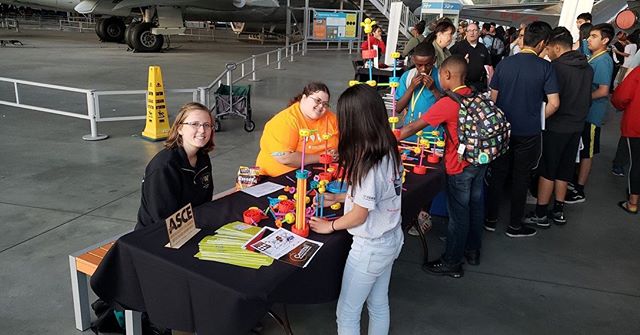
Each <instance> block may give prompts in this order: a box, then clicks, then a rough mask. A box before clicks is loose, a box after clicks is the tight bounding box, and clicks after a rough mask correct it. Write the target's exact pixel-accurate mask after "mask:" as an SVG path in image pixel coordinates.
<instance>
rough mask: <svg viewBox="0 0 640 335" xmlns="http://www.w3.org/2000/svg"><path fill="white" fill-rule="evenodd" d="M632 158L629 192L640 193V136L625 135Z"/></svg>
mask: <svg viewBox="0 0 640 335" xmlns="http://www.w3.org/2000/svg"><path fill="white" fill-rule="evenodd" d="M625 138H626V142H627V150H628V152H629V157H630V158H631V168H630V169H629V193H631V194H640V137H625Z"/></svg>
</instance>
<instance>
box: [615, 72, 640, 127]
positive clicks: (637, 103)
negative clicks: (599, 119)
mask: <svg viewBox="0 0 640 335" xmlns="http://www.w3.org/2000/svg"><path fill="white" fill-rule="evenodd" d="M611 103H612V104H613V106H615V107H616V108H617V109H619V110H623V111H624V113H623V114H622V122H620V130H621V133H622V136H624V137H640V67H636V68H635V69H634V70H633V71H631V73H629V75H628V76H627V78H625V79H624V80H623V81H622V83H620V85H618V87H616V89H615V91H614V92H613V95H612V96H611Z"/></svg>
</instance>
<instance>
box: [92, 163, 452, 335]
mask: <svg viewBox="0 0 640 335" xmlns="http://www.w3.org/2000/svg"><path fill="white" fill-rule="evenodd" d="M442 170H443V169H442V166H439V167H438V168H437V169H435V170H434V169H429V170H428V173H427V175H425V176H416V175H413V174H411V173H408V174H407V178H406V182H405V185H404V187H405V189H406V190H405V191H404V193H403V200H402V217H403V220H405V222H406V220H410V219H412V218H413V217H415V215H416V214H417V212H418V211H419V209H420V207H421V206H423V205H424V204H425V203H426V202H428V201H430V200H431V199H432V198H433V197H434V196H435V194H437V192H439V191H440V190H441V189H442V187H443V185H444V173H443V171H442ZM289 175H290V176H293V173H290V174H289ZM272 180H273V181H274V182H278V183H281V184H283V185H287V184H289V185H291V184H292V183H291V182H290V181H288V180H287V179H286V178H285V177H278V178H273V179H272ZM282 193H283V192H282V191H279V192H275V193H273V194H271V196H277V195H279V194H282ZM251 206H257V207H259V208H266V206H267V199H266V198H254V197H252V196H250V195H248V194H246V193H244V192H236V193H233V194H231V195H229V196H226V197H224V198H222V199H218V200H216V201H214V202H210V203H206V204H204V205H201V206H198V207H196V208H195V209H194V212H195V220H196V224H197V226H199V227H200V228H202V231H201V232H200V233H198V235H196V236H195V237H194V238H192V239H191V240H190V241H189V242H187V243H186V244H185V245H184V246H183V247H182V248H180V249H179V250H174V249H170V248H165V247H164V245H165V244H166V243H167V242H168V237H167V232H166V227H164V226H150V227H147V228H145V229H142V230H137V231H134V232H131V233H129V234H127V235H124V236H122V237H121V238H120V239H119V240H118V241H116V243H115V244H114V245H113V247H112V248H111V250H110V251H109V252H108V253H107V255H106V257H105V258H104V260H103V261H102V263H101V264H100V266H99V267H98V269H97V270H96V272H95V273H94V275H93V276H92V278H91V287H92V288H93V290H94V291H95V292H96V294H97V295H98V296H99V297H101V298H102V299H103V300H105V301H109V302H111V301H115V302H118V303H119V304H120V305H122V306H123V307H125V308H128V309H133V310H137V311H143V312H147V313H148V314H149V318H150V319H151V320H152V322H154V323H155V324H157V325H159V326H163V327H167V328H171V329H177V330H184V331H195V332H197V333H198V334H199V335H206V334H243V333H245V332H247V331H248V330H250V329H251V327H253V326H254V325H255V323H256V322H258V321H259V320H260V319H261V318H262V317H263V316H264V315H265V314H266V312H267V310H268V308H269V306H271V305H272V304H273V303H289V304H292V303H293V304H298V303H300V304H313V303H323V302H329V301H333V300H335V299H337V297H338V295H339V293H340V282H341V279H342V271H343V269H344V264H345V261H346V257H347V254H348V251H349V248H350V245H351V236H350V235H349V234H348V233H347V232H346V231H339V232H336V233H333V234H329V235H319V234H315V233H314V232H311V233H310V235H309V238H310V239H313V240H317V241H320V242H323V243H324V246H323V247H322V248H321V249H320V251H319V252H318V254H317V255H316V256H315V257H314V259H313V260H312V261H311V263H310V264H309V266H308V267H307V268H305V269H300V268H297V267H294V266H292V265H289V264H285V263H281V262H277V261H274V263H273V264H272V265H271V266H268V267H262V268H260V269H259V270H253V269H248V268H243V267H238V266H233V265H228V264H223V263H218V262H211V261H201V260H199V259H197V258H195V257H193V255H195V254H196V253H197V252H198V242H199V241H200V240H201V239H202V238H203V237H204V236H206V235H211V234H213V233H214V231H215V230H216V229H218V228H219V227H221V226H223V225H224V224H226V223H229V222H232V221H236V220H237V221H242V212H243V211H244V210H245V209H247V208H248V207H251ZM261 223H263V224H269V225H273V220H270V219H269V220H264V221H262V222H261Z"/></svg>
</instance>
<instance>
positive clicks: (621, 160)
mask: <svg viewBox="0 0 640 335" xmlns="http://www.w3.org/2000/svg"><path fill="white" fill-rule="evenodd" d="M627 164H629V147H628V146H627V138H626V137H622V136H620V139H619V140H618V149H617V150H616V157H614V158H613V166H614V167H619V168H624V167H625V166H627Z"/></svg>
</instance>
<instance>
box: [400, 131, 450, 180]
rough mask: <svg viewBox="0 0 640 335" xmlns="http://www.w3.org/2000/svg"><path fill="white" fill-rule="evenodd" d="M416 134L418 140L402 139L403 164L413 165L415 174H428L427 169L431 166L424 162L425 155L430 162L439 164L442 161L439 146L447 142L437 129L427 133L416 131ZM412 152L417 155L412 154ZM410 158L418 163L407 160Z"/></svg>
mask: <svg viewBox="0 0 640 335" xmlns="http://www.w3.org/2000/svg"><path fill="white" fill-rule="evenodd" d="M416 136H417V137H418V139H417V140H416V142H411V141H400V143H399V145H398V148H399V149H400V152H401V157H402V164H403V165H404V166H407V167H411V168H412V171H413V173H415V174H426V173H427V169H429V168H431V167H428V166H426V165H424V164H423V163H424V159H425V156H426V160H427V162H429V163H432V164H437V163H438V162H440V156H439V155H438V151H437V148H444V145H445V142H444V140H443V139H442V137H440V132H439V131H437V130H434V131H431V132H429V133H426V134H425V132H423V131H422V130H421V131H419V132H418V133H416ZM411 153H413V154H415V155H417V157H412V156H410V154H411ZM408 160H414V161H415V160H417V161H418V164H412V163H409V162H407V161H408Z"/></svg>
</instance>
